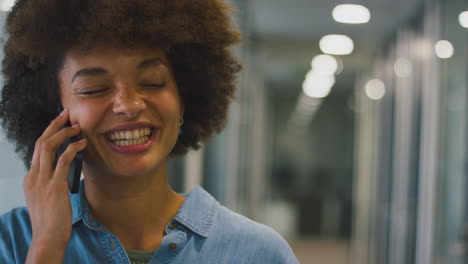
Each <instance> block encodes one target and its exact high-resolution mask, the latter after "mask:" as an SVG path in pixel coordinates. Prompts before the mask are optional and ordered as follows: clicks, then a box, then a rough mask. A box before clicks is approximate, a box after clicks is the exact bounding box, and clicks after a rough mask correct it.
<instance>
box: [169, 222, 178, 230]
mask: <svg viewBox="0 0 468 264" xmlns="http://www.w3.org/2000/svg"><path fill="white" fill-rule="evenodd" d="M176 228H177V224H176V222H171V224H170V225H169V229H171V230H174V229H176Z"/></svg>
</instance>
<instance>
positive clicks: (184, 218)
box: [174, 185, 219, 237]
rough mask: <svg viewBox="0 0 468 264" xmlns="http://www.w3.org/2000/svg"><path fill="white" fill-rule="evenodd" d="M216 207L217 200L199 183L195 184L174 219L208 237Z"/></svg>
mask: <svg viewBox="0 0 468 264" xmlns="http://www.w3.org/2000/svg"><path fill="white" fill-rule="evenodd" d="M218 208H219V203H218V201H216V199H215V198H213V196H211V195H210V194H209V193H208V192H207V191H205V190H204V189H203V188H202V187H200V185H196V186H195V187H194V188H193V190H192V191H191V192H190V193H189V194H188V195H187V198H186V199H185V201H184V203H183V204H182V206H181V208H180V209H179V212H178V213H177V215H176V216H175V217H174V220H176V221H178V222H179V223H181V224H183V225H184V226H186V227H187V228H189V229H190V230H192V231H193V232H195V233H197V234H199V235H200V236H203V237H208V234H209V232H210V230H211V228H212V226H213V222H214V219H215V217H216V213H217V212H218Z"/></svg>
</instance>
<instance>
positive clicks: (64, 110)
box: [60, 108, 68, 116]
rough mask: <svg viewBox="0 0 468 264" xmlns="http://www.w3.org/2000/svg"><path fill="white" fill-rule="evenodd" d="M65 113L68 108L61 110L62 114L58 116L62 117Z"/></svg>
mask: <svg viewBox="0 0 468 264" xmlns="http://www.w3.org/2000/svg"><path fill="white" fill-rule="evenodd" d="M67 111H68V108H65V109H63V111H62V113H60V116H64V115H65V113H66V112H67Z"/></svg>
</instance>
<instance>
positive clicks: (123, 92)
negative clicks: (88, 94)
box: [112, 85, 146, 119]
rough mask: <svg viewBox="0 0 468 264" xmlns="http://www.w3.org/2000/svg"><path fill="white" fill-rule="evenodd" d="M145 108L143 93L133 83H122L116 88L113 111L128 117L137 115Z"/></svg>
mask: <svg viewBox="0 0 468 264" xmlns="http://www.w3.org/2000/svg"><path fill="white" fill-rule="evenodd" d="M145 109H146V103H145V100H144V95H143V94H141V93H140V92H139V91H138V89H137V88H136V87H135V86H133V85H122V86H121V87H119V88H118V92H117V94H116V97H115V100H114V104H113V108H112V110H113V112H114V113H116V114H118V115H122V116H125V117H127V118H129V119H131V118H134V117H137V116H138V115H139V114H140V113H142V112H143V110H145Z"/></svg>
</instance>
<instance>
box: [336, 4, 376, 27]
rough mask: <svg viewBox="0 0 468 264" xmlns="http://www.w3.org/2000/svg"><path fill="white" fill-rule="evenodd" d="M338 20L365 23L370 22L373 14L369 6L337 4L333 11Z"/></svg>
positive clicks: (349, 22) (347, 22)
mask: <svg viewBox="0 0 468 264" xmlns="http://www.w3.org/2000/svg"><path fill="white" fill-rule="evenodd" d="M332 16H333V19H335V21H336V22H340V23H346V24H364V23H367V22H369V20H370V17H371V14H370V11H369V9H367V7H365V6H362V5H350V4H345V5H337V6H335V8H333V11H332Z"/></svg>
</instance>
